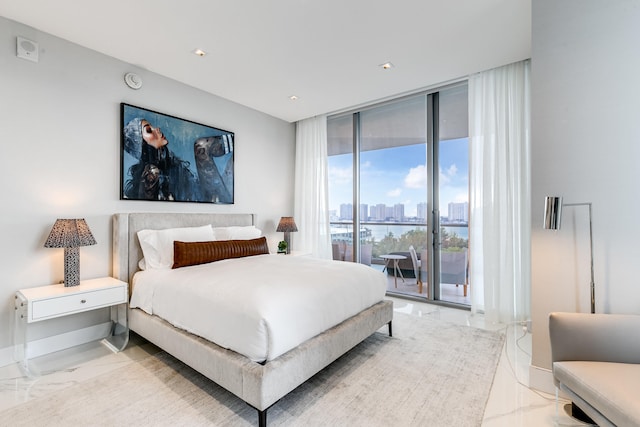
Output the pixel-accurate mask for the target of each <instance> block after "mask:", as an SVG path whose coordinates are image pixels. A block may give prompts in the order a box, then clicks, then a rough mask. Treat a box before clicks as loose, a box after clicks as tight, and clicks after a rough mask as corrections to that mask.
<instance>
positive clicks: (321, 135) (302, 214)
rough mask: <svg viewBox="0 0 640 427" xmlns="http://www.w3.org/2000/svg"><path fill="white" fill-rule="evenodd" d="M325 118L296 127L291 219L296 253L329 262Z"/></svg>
mask: <svg viewBox="0 0 640 427" xmlns="http://www.w3.org/2000/svg"><path fill="white" fill-rule="evenodd" d="M327 163H328V160H327V116H324V115H323V116H319V117H313V118H310V119H305V120H301V121H299V122H297V123H296V163H295V190H294V191H295V193H294V219H295V221H296V225H297V226H298V232H297V233H295V242H296V245H295V247H296V250H300V251H304V252H309V253H310V254H311V255H312V256H315V257H318V258H327V259H331V257H332V254H331V229H330V224H329V178H328V175H327Z"/></svg>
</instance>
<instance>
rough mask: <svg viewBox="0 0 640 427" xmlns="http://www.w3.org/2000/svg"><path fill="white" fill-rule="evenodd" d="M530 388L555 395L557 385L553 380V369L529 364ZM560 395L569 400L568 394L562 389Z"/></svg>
mask: <svg viewBox="0 0 640 427" xmlns="http://www.w3.org/2000/svg"><path fill="white" fill-rule="evenodd" d="M529 388H532V389H534V390H538V391H542V392H544V393H548V394H551V395H554V396H555V394H556V385H555V384H554V382H553V373H552V372H551V370H550V369H546V368H541V367H539V366H533V365H529ZM558 397H560V398H562V399H567V400H568V396H567V395H566V394H564V393H563V392H562V390H558Z"/></svg>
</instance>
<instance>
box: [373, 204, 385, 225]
mask: <svg viewBox="0 0 640 427" xmlns="http://www.w3.org/2000/svg"><path fill="white" fill-rule="evenodd" d="M374 218H375V219H377V220H378V221H384V220H385V219H386V218H387V205H385V204H384V203H378V204H377V205H376V209H375V215H374Z"/></svg>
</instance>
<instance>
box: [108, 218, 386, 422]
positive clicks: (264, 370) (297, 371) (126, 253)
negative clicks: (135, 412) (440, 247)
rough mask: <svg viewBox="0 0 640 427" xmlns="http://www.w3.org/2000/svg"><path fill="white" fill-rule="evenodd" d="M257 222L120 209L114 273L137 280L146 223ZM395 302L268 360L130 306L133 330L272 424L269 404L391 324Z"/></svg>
mask: <svg viewBox="0 0 640 427" xmlns="http://www.w3.org/2000/svg"><path fill="white" fill-rule="evenodd" d="M206 224H212V225H213V226H214V227H222V226H232V225H237V226H246V225H255V224H256V216H255V215H254V214H207V213H120V214H115V215H114V217H113V275H114V277H116V278H118V279H120V280H123V281H126V282H128V283H131V278H132V277H133V275H134V274H135V272H136V271H138V270H139V268H138V261H139V260H140V259H141V258H142V250H141V249H140V244H139V243H138V237H137V234H136V233H137V232H138V231H139V230H143V229H164V228H173V227H193V226H201V225H206ZM392 318H393V303H392V302H391V301H382V302H379V303H377V304H375V305H373V306H372V307H370V308H368V309H366V310H364V311H362V312H360V313H359V314H357V315H355V316H353V317H351V318H349V319H347V320H345V321H344V322H342V323H340V324H339V325H337V326H335V327H333V328H331V329H329V330H327V331H325V332H323V333H321V334H320V335H317V336H316V337H314V338H312V339H310V340H308V341H306V342H304V343H302V344H301V345H300V346H298V347H296V348H294V349H293V350H290V351H289V352H287V353H285V354H283V355H281V356H279V357H277V358H275V359H273V360H271V361H268V362H266V363H264V364H260V363H256V362H252V361H251V360H249V359H248V358H247V357H245V356H242V355H240V354H238V353H236V352H234V351H231V350H227V349H224V348H222V347H219V346H217V345H216V344H214V343H212V342H210V341H207V340H205V339H203V338H200V337H197V336H195V335H192V334H190V333H188V332H185V331H183V330H181V329H178V328H175V327H174V326H172V325H171V324H169V323H168V322H166V321H164V320H162V319H160V318H158V317H157V316H152V315H149V314H147V313H145V312H144V311H142V310H139V309H129V310H128V321H129V328H130V330H132V331H134V332H136V333H137V334H139V335H141V336H142V337H144V338H145V339H147V340H149V341H150V342H152V343H153V344H155V345H157V346H158V347H160V348H162V349H163V350H165V351H166V352H167V353H169V354H171V355H172V356H174V357H175V358H177V359H179V360H181V361H182V362H184V363H185V364H187V365H189V366H190V367H192V368H193V369H195V370H196V371H198V372H200V373H201V374H203V375H204V376H206V377H207V378H209V379H211V380H212V381H214V382H215V383H217V384H218V385H220V386H222V387H224V388H225V389H227V390H228V391H230V392H231V393H233V394H235V395H236V396H238V397H239V398H240V399H242V400H244V401H245V402H247V403H248V404H249V405H251V406H252V407H253V408H255V409H257V411H258V425H259V426H260V427H266V425H267V409H268V408H269V407H271V406H272V405H273V404H275V403H276V402H277V401H278V400H279V399H280V398H282V397H283V396H285V395H287V394H288V393H289V392H291V391H292V390H294V389H295V388H296V387H298V386H299V385H300V384H302V383H303V382H305V381H306V380H308V379H309V378H311V377H312V376H313V375H315V374H316V373H318V372H319V371H320V370H322V369H323V368H325V367H326V366H328V365H329V364H330V363H332V362H333V361H335V360H336V359H337V358H338V357H340V356H341V355H343V354H344V353H346V352H347V351H349V350H350V349H351V348H353V347H354V346H355V345H357V344H358V343H360V342H361V341H362V340H364V339H365V338H367V337H368V336H369V335H371V334H373V333H374V332H376V331H377V330H378V329H380V328H381V327H383V326H384V325H388V328H389V335H391V334H392V329H391V321H392Z"/></svg>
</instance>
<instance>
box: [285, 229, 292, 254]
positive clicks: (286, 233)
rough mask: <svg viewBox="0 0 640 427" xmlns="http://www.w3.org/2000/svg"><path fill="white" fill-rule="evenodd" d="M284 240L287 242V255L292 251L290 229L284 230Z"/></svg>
mask: <svg viewBox="0 0 640 427" xmlns="http://www.w3.org/2000/svg"><path fill="white" fill-rule="evenodd" d="M284 241H285V242H286V243H287V252H286V253H287V255H289V254H290V253H291V233H290V232H289V231H285V232H284Z"/></svg>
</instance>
